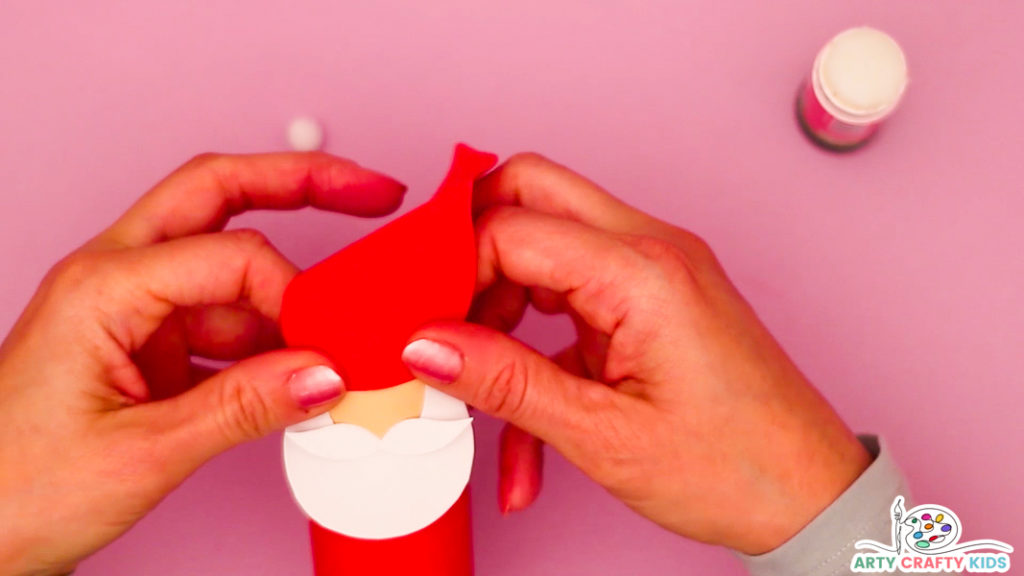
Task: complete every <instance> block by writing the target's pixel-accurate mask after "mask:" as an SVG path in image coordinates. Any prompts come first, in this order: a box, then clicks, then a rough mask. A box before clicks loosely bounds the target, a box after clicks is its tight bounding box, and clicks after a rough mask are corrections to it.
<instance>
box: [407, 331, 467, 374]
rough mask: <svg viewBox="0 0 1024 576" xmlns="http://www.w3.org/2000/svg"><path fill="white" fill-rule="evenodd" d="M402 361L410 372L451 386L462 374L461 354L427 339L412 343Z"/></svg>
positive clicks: (445, 345) (447, 346)
mask: <svg viewBox="0 0 1024 576" xmlns="http://www.w3.org/2000/svg"><path fill="white" fill-rule="evenodd" d="M402 361H403V362H405V364H406V365H407V366H408V367H409V369H410V370H412V371H414V372H419V373H420V374H422V375H424V376H426V377H427V378H430V379H431V380H434V381H435V382H439V383H441V384H451V383H452V382H454V381H455V380H456V379H458V377H459V375H460V374H462V367H463V360H462V353H461V352H459V351H458V350H456V349H455V348H452V347H451V346H449V345H448V344H442V343H440V342H435V341H433V340H427V339H425V338H421V339H419V340H413V341H412V342H410V343H409V344H408V345H407V346H406V347H405V350H403V351H402Z"/></svg>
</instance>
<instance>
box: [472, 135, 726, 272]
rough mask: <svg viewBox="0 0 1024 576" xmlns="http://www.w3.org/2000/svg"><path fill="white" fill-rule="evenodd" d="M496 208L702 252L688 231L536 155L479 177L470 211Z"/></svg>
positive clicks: (477, 212) (700, 243)
mask: <svg viewBox="0 0 1024 576" xmlns="http://www.w3.org/2000/svg"><path fill="white" fill-rule="evenodd" d="M495 206H522V207H523V208H528V209H530V210H533V211H535V212H541V213H544V214H549V215H551V216H556V217H559V218H565V219H567V220H574V221H576V222H580V223H582V224H587V225H588V226H592V227H594V228H597V229H599V230H604V231H606V232H612V233H615V234H634V235H642V236H650V237H652V238H658V239H661V240H664V241H666V242H671V243H672V244H674V245H676V246H678V247H679V248H681V249H683V250H685V251H686V252H687V253H690V254H694V255H700V254H702V253H703V252H705V251H706V248H705V245H704V243H703V241H702V240H701V239H700V238H699V237H698V236H697V235H695V234H694V233H692V232H690V231H689V230H685V229H683V228H679V227H677V226H673V225H672V224H669V223H667V222H663V221H661V220H658V219H657V218H654V217H652V216H649V215H648V214H645V213H644V212H641V211H640V210H637V209H636V208H634V207H632V206H630V205H629V204H626V203H625V202H623V201H622V200H619V199H618V198H616V197H615V196H614V195H612V194H611V193H609V192H608V191H607V190H605V189H603V188H601V187H600V186H598V185H597V184H595V183H594V182H591V181H590V180H588V179H587V178H585V177H583V176H581V175H580V174H577V173H576V172H573V171H572V170H570V169H568V168H566V167H565V166H562V165H561V164H558V163H556V162H553V161H551V160H549V159H547V158H545V157H543V156H540V155H539V154H534V153H522V154H516V155H514V156H512V157H511V158H509V159H508V161H507V162H505V163H504V164H502V165H501V166H499V167H498V168H496V169H494V170H493V171H491V172H490V173H489V174H487V175H486V176H484V177H483V178H481V179H480V180H478V181H477V183H476V185H475V187H474V190H473V214H474V215H477V216H478V215H480V214H482V213H483V212H485V211H486V210H488V209H489V208H492V207H495Z"/></svg>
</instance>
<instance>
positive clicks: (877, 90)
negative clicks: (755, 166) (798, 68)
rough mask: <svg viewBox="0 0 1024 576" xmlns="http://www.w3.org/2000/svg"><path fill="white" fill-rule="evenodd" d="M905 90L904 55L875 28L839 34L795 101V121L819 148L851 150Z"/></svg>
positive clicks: (874, 129) (823, 52) (820, 55)
mask: <svg viewBox="0 0 1024 576" xmlns="http://www.w3.org/2000/svg"><path fill="white" fill-rule="evenodd" d="M906 85H907V62H906V59H905V58H904V55H903V50H902V49H901V48H900V46H899V44H897V43H896V41H895V40H893V39H892V38H891V37H890V36H889V35H888V34H886V33H885V32H882V31H880V30H876V29H874V28H868V27H861V28H850V29H849V30H846V31H844V32H841V33H840V34H839V35H837V36H836V37H835V38H833V39H832V40H831V41H829V43H828V44H826V45H825V47H824V48H822V49H821V52H819V53H818V56H817V58H815V60H814V67H813V68H812V69H811V74H810V77H809V78H808V79H807V80H806V81H805V82H804V84H803V86H802V87H801V88H800V92H799V95H798V96H797V105H796V109H797V118H798V119H799V122H800V125H801V127H802V128H803V130H804V132H805V133H807V135H808V136H810V138H811V139H812V140H814V141H815V142H817V143H818V144H821V145H823V146H825V147H827V148H831V149H835V150H850V149H853V148H856V147H858V146H861V145H862V144H864V143H865V142H867V141H868V140H869V139H870V138H871V137H872V136H874V135H875V133H876V132H877V131H878V127H879V126H880V125H881V123H882V121H883V120H884V119H885V118H886V117H887V116H888V115H889V114H891V113H892V112H893V110H895V109H896V106H897V105H898V104H899V102H900V98H901V97H902V96H903V92H904V89H905V88H906Z"/></svg>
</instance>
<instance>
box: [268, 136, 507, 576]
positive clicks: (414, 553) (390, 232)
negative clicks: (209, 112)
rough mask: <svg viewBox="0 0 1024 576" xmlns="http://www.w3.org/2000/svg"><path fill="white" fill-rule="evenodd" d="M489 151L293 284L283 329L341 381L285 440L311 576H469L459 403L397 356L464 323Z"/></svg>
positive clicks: (468, 429)
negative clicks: (338, 395)
mask: <svg viewBox="0 0 1024 576" xmlns="http://www.w3.org/2000/svg"><path fill="white" fill-rule="evenodd" d="M496 162H497V157H495V156H494V155H492V154H485V153H482V152H477V151H475V150H472V149H470V148H469V147H467V146H464V145H459V146H457V147H456V149H455V157H454V159H453V161H452V167H451V169H450V171H449V173H448V176H447V177H446V178H445V179H444V182H443V183H442V184H441V186H440V187H439V188H438V191H437V193H436V194H435V195H434V196H433V198H431V199H430V200H429V201H428V202H427V203H425V204H423V205H421V206H419V207H418V208H416V209H414V210H412V211H410V212H408V213H406V214H405V215H403V216H401V217H399V218H396V219H395V220H392V221H391V222H390V223H388V224H386V225H385V226H383V227H382V228H380V229H379V230H377V231H375V232H373V233H371V234H370V235H368V236H365V237H363V238H361V239H360V240H357V241H356V242H354V243H352V244H351V245H349V246H347V247H345V248H344V249H342V250H340V251H339V252H337V253H335V254H333V255H331V256H329V257H328V258H327V259H325V260H324V261H322V262H320V263H319V264H317V265H315V266H313V267H312V268H309V269H308V270H305V271H304V272H302V273H300V274H299V275H298V276H296V277H295V278H294V279H293V280H292V281H291V283H289V285H288V287H287V289H286V290H285V293H284V297H283V300H282V304H281V318H280V322H281V331H282V334H283V336H284V339H285V341H286V342H287V343H288V344H289V345H290V346H295V347H300V348H310V349H316V350H318V351H320V352H321V353H323V354H325V355H326V356H327V357H329V358H330V359H331V360H332V362H333V363H334V365H335V366H336V367H337V368H338V370H339V372H340V373H341V374H343V376H344V379H345V389H346V393H345V396H344V397H343V398H342V399H341V401H340V402H339V403H338V404H337V405H336V406H335V407H334V408H332V409H331V410H330V412H329V413H327V414H322V415H320V416H317V417H315V418H312V419H310V420H307V421H306V422H303V423H301V424H298V425H295V426H292V427H289V428H288V429H287V430H286V431H285V434H284V441H283V445H284V446H283V448H284V463H285V473H286V474H287V476H288V483H289V486H290V487H291V490H292V494H293V495H294V496H295V500H296V501H297V502H298V504H299V506H300V507H301V508H302V510H303V511H304V512H305V513H306V515H307V516H309V518H310V535H311V539H312V546H313V567H314V573H315V574H316V576H368V575H371V574H372V575H373V576H410V575H413V574H415V575H417V576H472V573H473V558H472V538H471V530H470V518H469V487H468V483H469V476H470V471H471V469H472V464H473V454H474V450H475V449H474V440H473V428H472V425H471V424H472V418H470V417H469V413H468V411H467V409H466V405H465V403H463V402H462V401H461V400H458V399H456V398H454V397H452V396H449V395H447V394H445V393H444V392H442V391H441V390H438V389H435V388H432V387H430V386H426V385H425V384H424V383H423V382H421V381H419V380H417V379H416V378H415V377H414V376H413V375H412V374H411V373H410V372H409V370H408V368H406V367H405V364H404V363H403V362H402V359H401V356H402V351H403V350H404V349H405V346H406V344H407V343H408V341H409V339H410V337H411V336H412V334H413V333H414V332H415V331H416V330H417V329H418V328H419V327H421V326H423V325H424V324H426V323H428V322H432V321H438V320H461V319H463V318H465V316H466V314H467V313H468V311H469V307H470V303H471V302H472V299H473V293H474V289H475V287H476V278H477V270H476V266H477V253H476V237H475V233H474V229H473V213H472V194H473V182H474V181H475V180H476V179H477V178H479V177H480V176H481V175H483V174H484V173H486V172H487V171H488V170H490V169H491V168H492V167H493V166H494V164H495V163H496Z"/></svg>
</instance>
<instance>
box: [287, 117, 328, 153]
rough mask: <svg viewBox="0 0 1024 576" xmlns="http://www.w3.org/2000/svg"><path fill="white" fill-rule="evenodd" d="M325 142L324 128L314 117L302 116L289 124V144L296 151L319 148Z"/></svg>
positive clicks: (309, 150)
mask: <svg viewBox="0 0 1024 576" xmlns="http://www.w3.org/2000/svg"><path fill="white" fill-rule="evenodd" d="M323 143H324V130H323V128H321V127H320V123H318V122H317V121H316V120H314V119H313V118H310V117H308V116H301V117H299V118H295V119H294V120H292V121H291V123H290V124H288V145H289V146H291V147H292V150H295V151H296V152H311V151H313V150H319V149H320V146H322V145H323Z"/></svg>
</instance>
